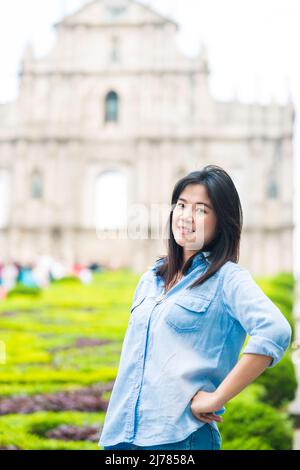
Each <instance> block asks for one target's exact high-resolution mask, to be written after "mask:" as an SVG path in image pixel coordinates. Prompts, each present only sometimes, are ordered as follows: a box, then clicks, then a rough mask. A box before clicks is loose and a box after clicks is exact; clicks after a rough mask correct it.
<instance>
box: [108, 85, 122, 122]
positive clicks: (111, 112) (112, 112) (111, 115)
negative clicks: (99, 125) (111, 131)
mask: <svg viewBox="0 0 300 470" xmlns="http://www.w3.org/2000/svg"><path fill="white" fill-rule="evenodd" d="M118 119H119V96H118V95H117V93H116V92H115V91H110V92H109V93H108V94H107V95H106V98H105V122H117V121H118Z"/></svg>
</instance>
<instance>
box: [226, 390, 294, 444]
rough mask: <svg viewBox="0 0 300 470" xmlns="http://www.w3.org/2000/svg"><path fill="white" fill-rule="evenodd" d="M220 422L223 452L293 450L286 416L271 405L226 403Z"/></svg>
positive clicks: (239, 398) (246, 401) (242, 400)
mask: <svg viewBox="0 0 300 470" xmlns="http://www.w3.org/2000/svg"><path fill="white" fill-rule="evenodd" d="M226 409H227V411H226V413H225V414H224V415H223V416H224V418H223V419H224V421H223V423H218V428H219V430H220V432H221V435H222V450H230V449H234V450H246V449H247V450H248V449H251V450H259V449H265V450H292V449H293V426H292V422H291V420H289V418H288V415H287V414H286V413H280V412H278V410H275V409H274V408H272V407H271V406H270V405H268V404H266V403H262V402H260V401H257V402H255V401H252V400H249V399H246V398H242V395H239V396H237V397H235V399H233V400H231V401H230V402H228V403H227V404H226Z"/></svg>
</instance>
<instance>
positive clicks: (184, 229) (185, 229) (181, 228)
mask: <svg viewBox="0 0 300 470" xmlns="http://www.w3.org/2000/svg"><path fill="white" fill-rule="evenodd" d="M178 229H179V230H180V231H181V232H182V233H195V230H192V229H189V228H187V227H178Z"/></svg>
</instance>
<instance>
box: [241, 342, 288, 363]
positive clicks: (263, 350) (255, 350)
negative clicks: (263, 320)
mask: <svg viewBox="0 0 300 470" xmlns="http://www.w3.org/2000/svg"><path fill="white" fill-rule="evenodd" d="M245 353H246V354H247V353H250V354H251V353H252V354H263V355H265V356H271V357H272V358H273V359H272V361H271V363H270V364H269V365H268V366H267V369H270V368H272V367H274V366H276V364H277V363H278V362H279V361H280V359H281V358H282V357H283V355H284V353H285V349H283V348H282V347H281V346H279V345H278V344H276V343H274V341H272V340H271V339H270V338H265V337H263V336H257V335H255V336H250V338H249V340H248V343H247V345H246V347H245V349H244V351H243V354H245Z"/></svg>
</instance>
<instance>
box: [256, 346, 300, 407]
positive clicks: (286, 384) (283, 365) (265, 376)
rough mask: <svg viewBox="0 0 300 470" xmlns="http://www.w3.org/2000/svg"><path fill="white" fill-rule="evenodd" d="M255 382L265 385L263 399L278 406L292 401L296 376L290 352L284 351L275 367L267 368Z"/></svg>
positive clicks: (294, 393)
mask: <svg viewBox="0 0 300 470" xmlns="http://www.w3.org/2000/svg"><path fill="white" fill-rule="evenodd" d="M256 383H258V384H261V385H263V386H264V387H265V391H266V392H265V396H264V401H265V402H266V403H268V404H269V405H272V406H274V407H275V408H280V407H282V406H285V405H287V404H288V402H290V401H293V400H294V399H295V396H296V390H297V378H296V373H295V367H294V363H293V362H292V359H291V354H290V353H289V352H286V353H285V355H284V356H283V358H282V359H281V360H280V361H279V362H278V364H277V365H276V366H275V367H271V368H267V369H266V370H265V371H264V372H263V373H262V374H261V375H260V376H259V377H258V378H257V379H256Z"/></svg>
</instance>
